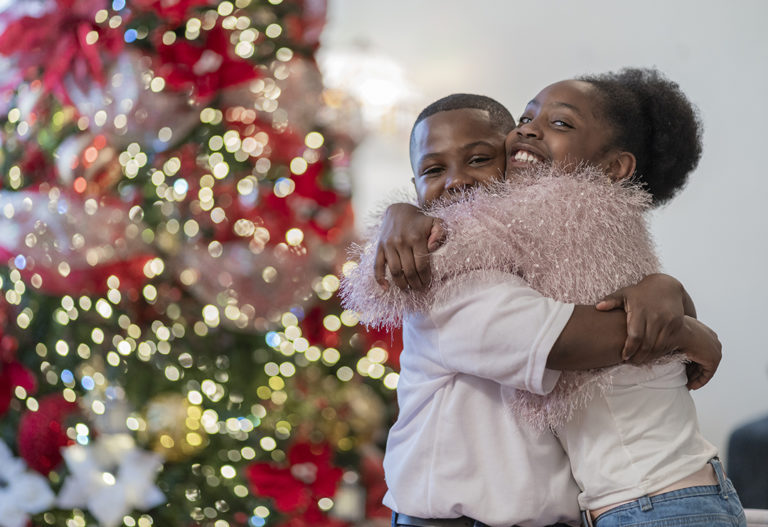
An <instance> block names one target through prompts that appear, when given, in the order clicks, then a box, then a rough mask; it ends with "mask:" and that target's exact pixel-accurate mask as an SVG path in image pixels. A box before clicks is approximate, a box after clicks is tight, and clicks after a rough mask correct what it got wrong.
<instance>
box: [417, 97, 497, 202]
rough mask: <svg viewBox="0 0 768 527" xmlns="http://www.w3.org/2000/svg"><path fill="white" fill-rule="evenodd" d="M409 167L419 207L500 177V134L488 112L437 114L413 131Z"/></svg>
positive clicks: (470, 110)
mask: <svg viewBox="0 0 768 527" xmlns="http://www.w3.org/2000/svg"><path fill="white" fill-rule="evenodd" d="M413 137H414V141H413V144H412V147H411V167H412V168H413V174H414V178H413V183H414V185H415V186H416V194H417V195H418V197H419V204H420V205H428V204H429V203H431V202H432V201H434V200H436V199H438V198H440V197H442V196H448V195H451V194H453V193H456V192H457V191H461V190H462V189H467V188H469V187H474V186H476V185H484V184H487V183H489V182H491V181H496V180H499V179H502V178H503V177H504V164H505V157H506V155H505V151H504V133H503V132H501V131H500V130H498V129H497V128H495V127H494V126H493V125H492V124H491V121H490V118H489V116H488V112H487V111H485V110H479V109H469V108H463V109H461V110H449V111H444V112H438V113H436V114H434V115H431V116H429V117H427V118H426V119H424V120H423V121H421V122H420V123H419V124H418V125H416V128H414V131H413Z"/></svg>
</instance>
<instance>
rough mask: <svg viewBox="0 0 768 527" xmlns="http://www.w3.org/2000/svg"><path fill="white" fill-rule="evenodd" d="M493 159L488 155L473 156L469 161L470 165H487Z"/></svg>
mask: <svg viewBox="0 0 768 527" xmlns="http://www.w3.org/2000/svg"><path fill="white" fill-rule="evenodd" d="M491 159H492V158H491V156H488V155H477V156H472V157H471V158H470V159H469V162H470V164H478V163H486V162H488V161H490V160H491Z"/></svg>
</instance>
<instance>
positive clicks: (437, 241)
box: [427, 220, 448, 252]
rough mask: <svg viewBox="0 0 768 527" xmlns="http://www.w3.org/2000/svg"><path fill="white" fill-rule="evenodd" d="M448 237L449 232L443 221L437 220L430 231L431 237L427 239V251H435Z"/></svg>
mask: <svg viewBox="0 0 768 527" xmlns="http://www.w3.org/2000/svg"><path fill="white" fill-rule="evenodd" d="M447 237H448V232H447V231H446V230H445V228H444V227H443V222H442V221H440V220H435V221H434V222H433V223H432V228H431V230H430V232H429V239H428V240H427V251H429V252H434V251H436V250H437V249H439V248H440V246H441V245H442V244H443V243H444V242H445V239H446V238H447Z"/></svg>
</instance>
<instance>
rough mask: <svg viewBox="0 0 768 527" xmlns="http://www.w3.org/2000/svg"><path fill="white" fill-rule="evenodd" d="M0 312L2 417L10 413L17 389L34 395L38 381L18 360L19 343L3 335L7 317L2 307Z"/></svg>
mask: <svg viewBox="0 0 768 527" xmlns="http://www.w3.org/2000/svg"><path fill="white" fill-rule="evenodd" d="M0 302H1V301H0ZM0 310H2V311H0V416H2V415H3V414H4V413H5V412H7V411H8V407H9V406H10V404H11V400H12V399H13V392H14V390H16V387H17V386H21V387H22V388H24V390H26V392H27V393H28V394H34V393H35V392H36V391H37V379H35V376H34V374H33V373H32V372H31V371H30V370H29V369H28V368H27V367H26V366H24V365H23V364H21V363H20V362H19V361H18V360H16V349H17V348H18V342H17V341H16V339H15V338H14V337H12V336H11V335H4V334H3V326H4V325H5V323H6V321H7V317H6V312H5V310H3V306H2V305H0Z"/></svg>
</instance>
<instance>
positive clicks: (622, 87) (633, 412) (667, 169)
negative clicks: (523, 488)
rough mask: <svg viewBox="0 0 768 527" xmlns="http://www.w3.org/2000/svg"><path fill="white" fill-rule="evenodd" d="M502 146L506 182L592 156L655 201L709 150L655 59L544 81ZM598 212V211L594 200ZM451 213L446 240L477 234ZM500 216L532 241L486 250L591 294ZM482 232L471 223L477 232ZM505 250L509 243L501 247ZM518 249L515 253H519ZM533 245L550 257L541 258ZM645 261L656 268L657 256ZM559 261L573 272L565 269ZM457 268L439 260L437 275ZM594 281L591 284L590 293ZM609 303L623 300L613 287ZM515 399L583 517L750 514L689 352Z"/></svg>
mask: <svg viewBox="0 0 768 527" xmlns="http://www.w3.org/2000/svg"><path fill="white" fill-rule="evenodd" d="M506 149H507V155H508V159H507V178H508V179H509V180H510V183H513V182H514V181H515V179H521V178H522V180H525V181H531V182H532V183H534V184H536V180H535V177H534V178H532V177H531V174H532V172H531V169H534V170H538V169H544V170H547V169H548V168H547V167H558V169H565V170H566V172H567V171H571V172H573V173H576V172H578V171H579V170H580V167H581V165H582V164H585V163H586V164H588V165H590V166H592V167H597V169H598V170H599V173H600V174H602V175H603V176H604V177H607V178H609V179H610V180H612V181H616V182H620V181H626V180H628V179H629V178H632V179H633V180H634V181H636V182H638V183H640V184H642V185H643V186H644V187H645V189H646V190H647V192H648V193H649V195H650V199H651V200H652V203H653V204H654V205H657V204H660V203H663V202H665V201H667V200H669V199H670V198H671V197H672V196H674V194H675V193H676V192H677V191H678V190H679V189H681V188H682V187H683V185H684V184H685V181H686V179H687V177H688V174H689V173H690V171H691V170H692V169H693V168H694V167H695V166H696V164H697V162H698V159H699V156H700V153H701V140H700V125H699V122H698V120H697V118H696V114H695V111H694V110H693V108H692V106H691V104H690V103H689V102H688V100H687V99H686V97H685V96H684V95H683V94H682V92H681V91H680V90H679V88H678V87H677V85H676V84H674V83H672V82H670V81H668V80H666V79H664V78H663V77H661V75H659V74H658V73H657V72H655V71H652V70H638V69H629V70H624V71H622V72H619V73H609V74H605V75H598V76H588V77H582V78H580V79H576V80H567V81H562V82H558V83H555V84H553V85H551V86H548V87H546V88H545V89H544V90H542V91H541V92H540V93H539V94H538V95H537V96H536V97H535V98H534V99H533V100H532V101H531V102H530V103H529V104H528V106H527V107H526V110H525V112H524V113H523V115H522V117H521V119H520V123H519V125H518V127H517V128H516V129H515V130H514V131H513V132H512V133H510V134H509V136H508V137H507V141H506ZM579 199H580V196H579V195H573V196H571V197H570V198H569V203H567V204H566V206H567V207H574V208H575V209H578V207H579ZM529 201H530V200H527V199H522V200H519V202H518V204H519V206H520V207H528V206H529V205H530V203H529ZM586 203H587V204H590V205H592V204H593V203H589V202H586ZM534 205H535V204H534ZM538 205H539V206H540V208H541V207H544V208H545V207H547V206H551V203H548V202H547V201H546V200H544V201H542V202H541V203H539V204H538ZM531 206H532V207H533V205H531ZM558 206H560V205H558ZM464 207H465V208H464V209H463V211H462V215H461V216H462V217H464V218H472V220H471V221H474V220H475V219H476V218H478V217H480V216H481V215H482V212H483V211H485V212H486V213H487V212H488V211H489V210H491V209H488V208H487V207H486V208H485V209H483V207H482V206H480V207H479V208H477V209H475V210H474V211H473V209H472V207H473V205H471V204H470V205H467V206H464ZM450 208H451V207H447V208H446V209H445V210H448V209H450ZM454 208H455V207H454ZM397 210H398V211H400V212H403V210H404V209H402V208H400V209H397ZM531 210H534V209H531ZM438 212H439V211H438ZM473 212H474V213H475V214H473ZM478 212H480V214H477V213H478ZM594 212H595V214H596V215H597V216H599V211H598V210H595V211H594ZM513 216H514V214H513ZM445 217H446V218H447V219H448V222H449V227H453V229H452V230H453V232H452V234H451V236H450V237H449V239H448V242H447V244H446V245H450V244H451V243H454V247H460V246H461V244H462V243H463V244H465V245H467V244H469V243H472V242H471V240H470V239H469V238H468V237H467V236H464V238H463V240H462V234H461V232H462V226H461V225H460V223H461V222H460V221H458V220H456V218H457V217H458V216H456V215H454V216H451V213H450V212H449V213H448V214H447V215H446V216H445ZM517 217H519V215H518V216H517ZM495 219H497V220H498V219H499V217H497V218H495ZM454 220H456V221H454ZM452 221H453V223H452V224H451V222H452ZM471 221H470V223H471ZM477 221H484V220H477ZM477 221H476V223H477ZM541 222H542V224H544V223H545V220H544V219H542V220H541ZM403 223H404V222H402V221H401V222H400V224H403ZM566 223H567V222H566ZM405 224H412V222H410V221H409V222H405ZM496 224H497V225H501V226H502V227H505V228H506V229H507V230H509V231H514V232H516V233H517V234H519V236H521V237H525V236H528V238H529V240H527V242H526V243H528V246H525V244H524V243H522V242H519V241H518V242H515V241H511V245H515V244H517V245H516V246H517V249H516V250H517V252H516V253H515V252H514V251H515V249H514V248H513V249H510V248H509V247H508V246H505V245H503V244H498V245H500V248H499V249H494V248H493V247H490V248H488V249H487V251H486V252H491V253H496V254H489V255H485V256H484V258H485V259H486V261H487V262H494V261H502V262H503V261H513V262H514V264H513V267H514V270H515V271H516V272H518V273H519V274H521V275H522V276H523V277H524V278H525V279H526V281H528V282H529V283H530V284H531V285H532V286H533V287H534V288H536V289H539V290H540V291H541V292H542V293H544V294H546V295H548V296H552V297H555V298H557V299H559V300H564V301H569V302H572V301H579V302H588V301H590V299H589V298H585V297H583V296H579V293H578V292H576V291H575V289H574V286H575V285H576V281H577V280H576V279H574V280H571V281H570V282H569V280H570V278H569V277H570V276H574V277H576V278H583V275H581V276H579V272H580V270H579V269H575V270H574V269H573V268H575V267H577V264H576V262H575V261H573V260H572V261H570V262H569V261H568V259H567V258H563V255H567V254H569V253H568V251H567V250H565V252H561V253H560V254H559V256H558V253H557V251H558V250H560V251H562V250H563V249H562V248H556V249H555V250H553V251H549V252H547V251H546V250H540V248H541V247H540V245H541V244H546V243H547V242H546V240H545V241H544V242H541V240H542V239H545V238H546V236H547V233H545V232H542V231H540V230H539V231H537V230H536V226H535V225H528V226H527V227H526V228H520V227H518V226H516V225H515V224H514V221H513V222H508V223H506V224H504V223H500V222H498V221H497V222H496ZM597 224H598V223H594V224H593V225H597ZM547 225H548V226H551V225H550V224H547ZM553 229H554V227H553ZM390 232H391V230H390ZM465 232H469V231H465ZM477 233H478V230H477V229H475V231H474V239H475V240H477V239H478V237H477ZM593 234H595V235H596V237H595V238H592V239H591V240H589V239H588V241H591V242H592V243H595V244H596V245H599V244H600V243H601V241H600V239H599V236H600V234H601V233H593ZM502 236H503V234H502ZM605 236H606V237H610V236H611V233H610V232H606V233H605ZM537 237H538V238H537ZM641 237H642V236H641ZM453 238H457V240H454V239H453ZM505 241H506V240H505ZM537 243H539V244H540V245H537ZM445 249H446V251H450V250H452V249H449V247H446V248H445ZM523 249H527V250H523ZM504 251H507V253H505V254H502V253H503V252H504ZM510 251H511V252H510ZM478 252H483V251H482V250H478ZM510 254H514V257H513V258H511V259H510V258H509V255H510ZM537 255H538V256H539V257H541V256H545V255H549V256H550V258H540V259H539V260H538V261H536V257H537ZM610 256H611V255H608V257H610ZM505 258H506V259H505ZM388 263H390V262H388ZM585 263H586V264H587V265H588V264H589V262H585ZM623 263H625V264H626V263H629V264H631V263H633V262H623ZM473 265H475V266H476V265H477V261H475V262H474V263H473ZM605 265H611V264H609V263H606V264H605ZM615 265H617V266H621V265H622V262H617V263H616V264H615ZM569 266H573V268H570V267H569ZM647 269H648V270H649V272H650V270H652V265H650V266H649V267H647ZM460 271H461V270H458V272H460ZM570 271H573V272H572V273H571V274H569V272H570ZM558 273H559V274H562V275H564V276H566V278H564V279H561V280H559V281H558V280H557V279H555V278H557V277H556V276H555V275H556V274H558ZM450 275H451V273H450V272H446V269H445V264H442V269H441V270H440V273H438V276H442V277H445V276H450ZM454 276H455V273H454ZM597 276H600V275H595V277H597ZM587 281H589V277H587ZM591 285H594V284H591ZM597 290H599V289H590V288H589V287H587V288H586V289H585V291H587V292H588V294H592V295H594V294H595V292H596V291H597ZM603 290H604V291H605V289H603ZM608 290H610V288H608ZM568 294H570V295H571V297H570V298H567V297H568ZM603 294H604V293H603ZM598 298H599V297H597V298H593V299H592V300H597V299H598ZM614 298H615V297H614ZM603 307H604V308H609V307H618V306H617V305H616V300H615V299H610V300H609V302H608V303H607V305H605V306H603ZM499 345H503V343H499ZM587 401H588V402H587ZM513 406H514V407H515V409H516V410H517V411H518V412H519V414H520V415H525V416H527V417H529V418H530V419H529V420H530V421H531V422H532V423H534V424H537V425H539V426H549V427H552V428H554V429H555V430H556V432H557V433H558V435H559V438H560V440H561V442H562V444H563V447H564V448H565V450H566V452H567V453H568V455H569V458H570V461H571V468H572V471H573V474H574V477H575V479H576V481H577V483H578V484H579V486H580V488H581V490H582V493H581V494H580V496H579V504H580V506H581V508H582V510H583V521H584V523H585V524H587V525H593V524H594V525H597V526H598V527H610V526H614V525H616V526H618V525H624V526H627V525H639V524H642V525H648V526H650V525H653V526H665V525H701V526H710V527H711V526H721V525H722V526H725V525H746V523H745V519H744V513H743V509H742V508H741V504H740V503H739V500H738V497H737V495H736V493H735V490H734V489H733V486H732V485H731V483H730V481H729V480H727V479H726V478H725V476H724V474H723V470H722V465H721V464H720V462H719V460H718V459H717V457H716V455H717V451H716V449H715V447H714V446H713V445H711V444H710V443H708V442H707V441H706V440H705V439H704V438H703V437H702V436H701V434H700V433H699V431H698V426H697V422H696V413H695V408H694V406H693V401H692V399H691V397H690V395H689V393H688V391H687V388H686V372H685V366H684V365H683V364H682V363H681V362H679V361H671V362H670V361H667V362H660V363H657V364H655V365H653V366H651V367H648V368H639V367H635V366H630V365H624V366H619V367H616V368H613V369H611V371H610V372H608V373H607V374H606V373H605V372H602V373H597V372H593V373H592V374H591V378H589V379H587V378H584V377H578V376H571V377H568V376H563V377H562V378H561V381H560V382H559V384H558V387H557V388H556V389H555V391H554V392H553V394H550V395H549V396H545V397H544V399H543V400H542V399H537V398H536V396H525V395H523V396H520V397H513Z"/></svg>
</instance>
